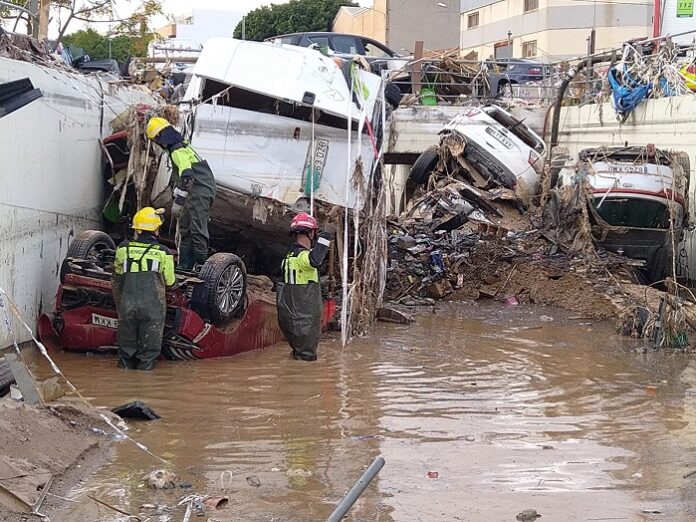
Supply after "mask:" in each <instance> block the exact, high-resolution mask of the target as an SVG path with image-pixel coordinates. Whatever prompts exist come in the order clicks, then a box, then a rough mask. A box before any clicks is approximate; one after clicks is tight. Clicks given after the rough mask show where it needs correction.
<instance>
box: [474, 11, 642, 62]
mask: <svg viewBox="0 0 696 522" xmlns="http://www.w3.org/2000/svg"><path fill="white" fill-rule="evenodd" d="M477 5H478V4H476V3H469V4H467V5H466V7H468V8H469V9H468V10H466V11H464V12H463V13H462V16H461V40H460V47H461V48H462V50H463V51H464V52H468V51H476V52H478V53H479V57H480V58H488V57H489V56H491V55H493V54H494V53H493V49H494V45H495V44H496V43H498V42H504V41H507V39H508V31H510V32H511V33H512V39H513V45H514V49H513V56H514V57H516V58H520V57H522V44H523V43H524V42H528V41H536V42H537V50H538V53H537V57H536V58H537V59H542V60H546V61H553V60H562V59H566V58H571V57H575V56H579V55H583V54H586V53H587V41H586V39H587V37H588V36H589V33H590V30H591V29H592V27H595V28H596V31H597V34H596V49H597V50H600V49H604V48H614V47H617V46H619V45H620V44H621V43H622V42H624V41H626V40H629V39H631V38H635V37H639V36H648V35H650V34H651V31H652V8H651V7H650V6H648V5H645V6H637V5H636V4H635V2H632V1H631V0H617V1H616V2H611V3H609V2H604V3H600V2H597V3H593V2H591V1H588V2H583V1H576V0H539V9H537V10H535V11H531V12H528V13H524V0H501V1H498V2H494V3H489V4H487V5H483V6H480V7H477ZM473 13H478V15H479V25H478V27H472V28H468V18H469V15H470V14H473Z"/></svg>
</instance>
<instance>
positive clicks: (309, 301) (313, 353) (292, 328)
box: [276, 283, 322, 361]
mask: <svg viewBox="0 0 696 522" xmlns="http://www.w3.org/2000/svg"><path fill="white" fill-rule="evenodd" d="M276 304H277V306H278V323H279V324H280V329H281V330H282V331H283V334H285V338H286V339H287V340H288V343H290V346H291V347H292V356H293V357H294V358H295V359H302V360H304V361H316V359H317V347H318V346H319V338H320V337H321V309H322V299H321V286H320V285H319V283H309V284H305V285H293V284H287V283H278V285H277V287H276Z"/></svg>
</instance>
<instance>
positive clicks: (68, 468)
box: [0, 399, 111, 522]
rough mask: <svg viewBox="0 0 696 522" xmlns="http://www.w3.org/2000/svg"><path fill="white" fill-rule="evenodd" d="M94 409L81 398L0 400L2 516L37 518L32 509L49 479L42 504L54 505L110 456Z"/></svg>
mask: <svg viewBox="0 0 696 522" xmlns="http://www.w3.org/2000/svg"><path fill="white" fill-rule="evenodd" d="M105 427H106V426H105V424H104V422H103V421H102V420H101V419H100V418H99V416H98V413H96V410H91V411H90V409H89V408H88V407H86V406H84V405H82V404H81V403H76V404H72V403H65V404H56V405H52V406H48V407H42V408H33V407H29V406H26V405H24V404H23V403H17V402H14V401H11V400H10V399H5V400H3V401H0V513H1V514H2V520H3V521H4V522H15V521H17V522H19V521H26V520H34V519H36V520H41V517H39V516H36V515H27V514H28V513H31V511H32V507H33V506H35V505H36V504H37V502H38V501H39V500H40V498H41V493H42V490H43V489H44V487H45V486H46V484H50V488H49V490H48V493H50V494H51V495H46V496H45V498H44V500H43V502H42V503H41V507H40V509H39V510H38V511H39V512H40V513H42V514H44V515H48V516H51V514H53V513H55V512H57V511H59V510H60V509H62V508H63V507H64V506H65V504H66V503H65V501H62V500H60V499H58V498H57V497H55V496H53V495H58V496H64V495H65V494H66V493H67V492H68V491H69V490H70V489H71V488H72V487H74V486H75V485H76V484H78V483H79V482H80V481H81V480H84V479H85V478H86V477H88V476H89V475H90V474H91V473H92V472H93V471H95V470H96V469H97V468H98V467H99V465H101V464H103V463H104V462H106V461H108V460H109V459H110V456H111V450H110V448H109V442H110V440H111V438H110V437H109V436H106V434H105V432H104V431H102V429H103V428H105Z"/></svg>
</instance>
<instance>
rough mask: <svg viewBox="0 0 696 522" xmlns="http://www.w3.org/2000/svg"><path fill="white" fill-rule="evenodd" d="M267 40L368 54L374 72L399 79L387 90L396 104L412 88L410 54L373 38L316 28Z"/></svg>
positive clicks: (345, 53) (342, 54)
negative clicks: (408, 69)
mask: <svg viewBox="0 0 696 522" xmlns="http://www.w3.org/2000/svg"><path fill="white" fill-rule="evenodd" d="M266 41H271V42H280V43H282V44H284V45H296V46H299V47H313V46H314V47H317V48H319V49H322V48H323V49H328V51H329V53H330V54H334V55H337V56H340V57H342V58H352V57H353V56H363V57H365V59H366V60H367V61H368V62H369V63H370V65H371V66H372V72H374V73H375V74H380V75H381V74H382V71H385V70H386V71H389V72H390V75H389V80H392V81H395V82H396V83H394V84H387V86H386V93H385V95H386V99H387V101H388V102H389V103H390V104H391V105H392V106H394V107H396V106H398V105H399V102H400V101H401V98H402V94H405V93H407V92H410V89H411V82H410V76H409V74H408V72H407V69H406V66H407V65H408V63H409V61H410V57H404V56H400V55H399V54H397V53H396V52H394V51H392V50H391V49H389V47H387V46H386V45H384V44H382V43H380V42H378V41H376V40H373V39H372V38H367V37H365V36H358V35H353V34H344V33H329V32H315V33H293V34H284V35H280V36H274V37H273V38H268V39H267V40H266Z"/></svg>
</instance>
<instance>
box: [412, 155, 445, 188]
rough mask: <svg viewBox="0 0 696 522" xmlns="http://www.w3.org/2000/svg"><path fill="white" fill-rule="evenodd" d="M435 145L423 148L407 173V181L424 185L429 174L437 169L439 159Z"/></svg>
mask: <svg viewBox="0 0 696 522" xmlns="http://www.w3.org/2000/svg"><path fill="white" fill-rule="evenodd" d="M439 150H440V149H439V147H438V146H437V145H433V146H432V147H428V148H427V149H425V150H424V151H423V152H422V153H421V155H420V156H418V159H417V160H416V162H415V163H414V164H413V167H411V173H410V174H409V175H408V179H409V181H412V182H413V183H415V184H416V185H425V184H426V183H427V182H428V180H429V179H430V175H431V174H432V173H433V171H434V170H435V169H437V162H438V161H440V152H439Z"/></svg>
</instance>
